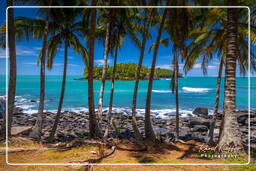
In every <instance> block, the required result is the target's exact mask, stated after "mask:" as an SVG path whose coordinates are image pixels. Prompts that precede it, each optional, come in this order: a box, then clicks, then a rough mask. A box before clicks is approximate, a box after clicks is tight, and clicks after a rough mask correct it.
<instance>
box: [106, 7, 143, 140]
mask: <svg viewBox="0 0 256 171" xmlns="http://www.w3.org/2000/svg"><path fill="white" fill-rule="evenodd" d="M136 14H137V9H125V10H124V9H115V10H114V11H113V25H112V32H111V39H110V46H109V50H110V52H113V51H115V52H114V63H113V70H112V78H111V90H110V101H109V110H108V123H109V124H108V127H107V128H106V130H105V134H104V137H107V136H108V130H109V128H110V125H111V124H112V107H113V97H114V85H115V74H116V64H117V57H118V50H119V49H120V48H121V46H122V44H123V41H124V36H128V37H129V38H130V39H131V40H132V41H133V42H134V43H135V45H137V46H138V47H139V46H140V44H141V42H140V41H139V38H138V37H137V34H136V31H140V30H139V28H140V25H139V24H136V23H133V22H132V21H133V20H134V19H135V18H136V19H137V15H136Z"/></svg>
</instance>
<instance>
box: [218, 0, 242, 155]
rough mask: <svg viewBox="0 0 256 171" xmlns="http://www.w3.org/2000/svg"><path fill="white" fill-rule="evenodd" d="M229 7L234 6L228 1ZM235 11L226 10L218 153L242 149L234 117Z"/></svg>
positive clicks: (232, 9) (231, 9)
mask: <svg viewBox="0 0 256 171" xmlns="http://www.w3.org/2000/svg"><path fill="white" fill-rule="evenodd" d="M229 5H236V2H235V1H232V2H231V1H229ZM236 14H237V9H235V8H229V9H228V15H227V16H228V24H227V42H228V44H227V57H226V67H225V76H226V81H225V102H224V112H223V113H224V118H223V120H222V122H223V129H222V132H221V136H220V140H219V142H218V145H217V149H218V150H219V151H226V150H228V149H229V148H230V147H233V148H234V147H235V149H234V150H235V152H238V151H241V150H242V149H243V146H242V139H241V132H240V130H239V126H238V122H237V117H236V113H235V112H236V59H237V56H236V55H237V54H238V53H237V52H238V49H237V15H236Z"/></svg>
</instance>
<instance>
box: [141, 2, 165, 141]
mask: <svg viewBox="0 0 256 171" xmlns="http://www.w3.org/2000/svg"><path fill="white" fill-rule="evenodd" d="M166 4H167V5H169V1H167V3H166ZM167 11H168V9H164V13H163V16H162V19H161V23H160V26H159V29H158V33H157V38H156V45H155V48H154V53H153V59H152V64H151V70H150V76H149V81H148V90H147V99H146V108H145V121H144V123H145V136H146V139H148V140H151V141H153V142H155V141H156V136H155V133H154V130H153V127H152V123H151V116H150V106H151V94H152V87H153V79H154V73H155V66H156V57H157V52H158V48H159V43H160V39H161V34H162V31H163V28H164V22H165V18H166V15H167Z"/></svg>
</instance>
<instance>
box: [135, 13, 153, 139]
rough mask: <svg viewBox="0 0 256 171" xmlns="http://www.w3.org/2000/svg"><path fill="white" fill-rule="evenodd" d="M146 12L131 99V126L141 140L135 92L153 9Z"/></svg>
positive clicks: (136, 91)
mask: <svg viewBox="0 0 256 171" xmlns="http://www.w3.org/2000/svg"><path fill="white" fill-rule="evenodd" d="M148 11H149V12H148ZM147 12H148V13H149V15H146V17H145V19H144V23H143V24H144V27H143V35H142V44H141V47H140V58H139V62H138V65H137V69H136V74H135V85H134V91H133V99H132V127H133V132H134V136H135V138H136V139H137V140H142V135H141V134H140V131H139V129H138V126H137V119H136V106H137V94H138V87H139V79H140V71H141V67H142V62H143V58H144V51H145V46H146V41H147V36H148V30H149V26H150V20H151V17H152V14H153V9H150V10H148V9H145V13H147Z"/></svg>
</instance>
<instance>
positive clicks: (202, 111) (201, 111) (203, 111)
mask: <svg viewBox="0 0 256 171" xmlns="http://www.w3.org/2000/svg"><path fill="white" fill-rule="evenodd" d="M192 113H193V114H195V115H206V116H208V109H207V108H204V107H197V108H195V110H194V111H193V112H192Z"/></svg>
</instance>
